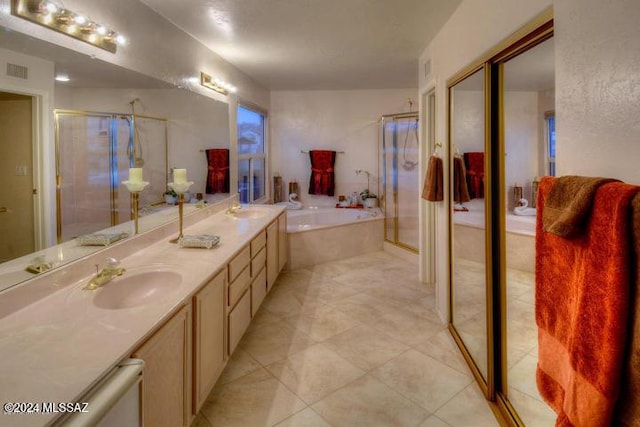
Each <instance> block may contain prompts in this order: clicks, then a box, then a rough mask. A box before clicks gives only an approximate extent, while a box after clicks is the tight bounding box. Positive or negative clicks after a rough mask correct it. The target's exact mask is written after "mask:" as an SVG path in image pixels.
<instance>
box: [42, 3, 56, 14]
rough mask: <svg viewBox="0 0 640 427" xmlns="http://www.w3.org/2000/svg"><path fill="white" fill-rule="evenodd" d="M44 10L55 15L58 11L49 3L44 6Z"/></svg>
mask: <svg viewBox="0 0 640 427" xmlns="http://www.w3.org/2000/svg"><path fill="white" fill-rule="evenodd" d="M45 9H46V10H47V12H49V13H56V12H57V11H58V6H56V5H55V4H53V3H51V2H49V3H47V5H46V6H45Z"/></svg>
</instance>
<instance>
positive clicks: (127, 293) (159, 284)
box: [84, 267, 182, 310]
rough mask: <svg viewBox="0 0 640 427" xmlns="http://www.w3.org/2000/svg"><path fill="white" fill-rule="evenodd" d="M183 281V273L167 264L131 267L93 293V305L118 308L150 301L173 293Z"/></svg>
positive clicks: (112, 308)
mask: <svg viewBox="0 0 640 427" xmlns="http://www.w3.org/2000/svg"><path fill="white" fill-rule="evenodd" d="M181 283H182V275H180V274H179V273H176V272H175V271H173V270H171V269H169V268H167V267H156V268H153V269H145V270H138V271H136V270H131V271H125V273H124V274H123V275H122V276H120V277H117V278H115V279H113V280H112V281H111V282H109V283H107V284H106V285H104V286H102V287H101V288H100V289H97V290H96V291H84V292H95V293H96V295H95V296H94V298H93V303H94V305H95V306H97V307H100V308H105V309H111V310H117V309H122V308H131V307H137V306H140V305H145V304H149V303H152V302H155V301H158V300H161V299H163V298H165V297H166V296H167V295H171V294H173V293H174V292H175V291H176V290H177V288H178V287H179V285H180V284H181Z"/></svg>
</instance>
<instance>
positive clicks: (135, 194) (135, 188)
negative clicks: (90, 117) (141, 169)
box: [122, 181, 149, 234]
mask: <svg viewBox="0 0 640 427" xmlns="http://www.w3.org/2000/svg"><path fill="white" fill-rule="evenodd" d="M122 183H123V184H124V185H126V186H127V190H129V192H130V193H131V196H132V198H133V200H132V201H133V223H134V229H135V234H138V199H139V195H140V192H141V191H142V190H144V189H145V187H146V186H147V185H149V183H148V182H147V181H122Z"/></svg>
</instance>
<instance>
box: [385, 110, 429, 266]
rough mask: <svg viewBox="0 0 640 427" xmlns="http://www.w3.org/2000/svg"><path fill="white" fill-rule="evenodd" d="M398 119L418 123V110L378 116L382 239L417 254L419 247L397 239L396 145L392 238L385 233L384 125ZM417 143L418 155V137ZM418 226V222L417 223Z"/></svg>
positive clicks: (396, 150)
mask: <svg viewBox="0 0 640 427" xmlns="http://www.w3.org/2000/svg"><path fill="white" fill-rule="evenodd" d="M398 119H415V120H416V122H417V123H418V124H419V123H420V112H419V111H410V112H408V113H395V114H384V115H382V116H381V117H380V135H381V136H380V138H381V141H380V143H381V147H380V151H379V152H380V153H382V154H381V155H382V157H381V160H380V163H381V170H382V174H381V178H382V197H381V198H380V200H381V201H382V203H383V206H382V210H383V212H384V213H385V217H384V241H385V242H387V243H390V244H392V245H395V246H398V247H400V248H402V249H405V250H407V251H410V252H412V253H415V254H418V253H420V251H419V249H418V248H417V247H413V246H411V245H408V244H406V243H402V242H400V241H399V240H398V213H399V209H398V165H397V156H398V149H397V146H396V147H393V150H394V151H395V153H394V164H395V171H394V173H393V194H392V197H393V205H394V212H393V240H390V239H389V236H388V233H387V227H388V225H389V222H388V221H389V218H388V217H387V215H386V211H387V196H388V195H387V162H386V158H385V155H386V151H385V125H386V123H387V122H389V121H394V122H395V121H396V120H398ZM416 143H417V149H418V156H419V155H420V140H419V137H418V141H416ZM416 167H417V173H418V182H419V180H420V177H419V174H420V169H419V167H418V165H416ZM418 197H419V195H418V194H417V193H416V198H418ZM418 228H419V224H418ZM419 245H420V241H418V246H419Z"/></svg>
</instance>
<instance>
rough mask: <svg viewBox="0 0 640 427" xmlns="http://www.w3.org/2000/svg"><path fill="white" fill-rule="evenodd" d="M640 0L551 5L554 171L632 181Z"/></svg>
mask: <svg viewBox="0 0 640 427" xmlns="http://www.w3.org/2000/svg"><path fill="white" fill-rule="evenodd" d="M639 21H640V2H638V1H633V0H619V1H602V0H563V1H556V4H555V36H556V91H557V105H556V132H557V134H556V140H557V144H558V148H557V158H556V162H557V171H558V174H559V175H569V174H579V175H590V176H610V177H614V178H618V179H621V180H623V181H627V182H629V183H634V184H640V169H639V168H638V162H639V161H640V119H639V118H640V73H639V72H638V70H640V43H639V42H638V41H639V40H640V25H638V22H639Z"/></svg>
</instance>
